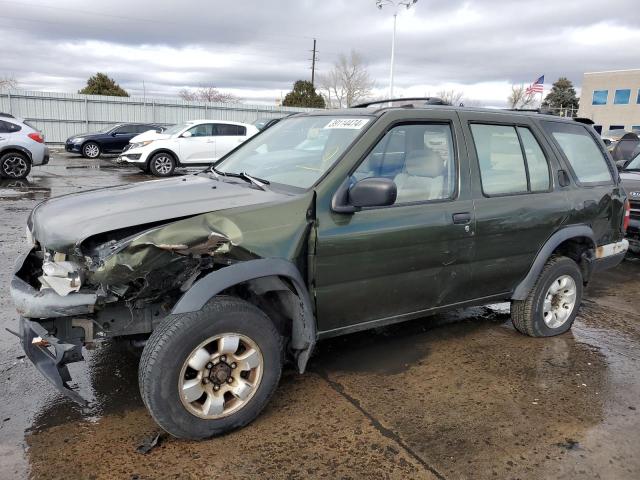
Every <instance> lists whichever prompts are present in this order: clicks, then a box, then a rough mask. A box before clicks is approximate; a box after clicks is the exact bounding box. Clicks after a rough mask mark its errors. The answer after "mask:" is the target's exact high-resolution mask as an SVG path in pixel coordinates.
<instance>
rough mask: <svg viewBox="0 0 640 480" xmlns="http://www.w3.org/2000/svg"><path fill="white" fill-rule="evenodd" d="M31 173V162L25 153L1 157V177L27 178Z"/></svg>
mask: <svg viewBox="0 0 640 480" xmlns="http://www.w3.org/2000/svg"><path fill="white" fill-rule="evenodd" d="M30 171H31V161H30V160H29V158H28V157H27V156H26V155H25V154H24V153H19V152H9V153H5V154H4V155H2V156H1V157H0V177H2V178H13V179H19V178H25V177H26V176H27V175H29V172H30Z"/></svg>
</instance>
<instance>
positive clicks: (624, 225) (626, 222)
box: [622, 200, 631, 233]
mask: <svg viewBox="0 0 640 480" xmlns="http://www.w3.org/2000/svg"><path fill="white" fill-rule="evenodd" d="M630 219H631V204H630V203H629V200H625V202H624V220H623V222H622V231H623V232H625V233H626V231H627V228H628V227H629V220H630Z"/></svg>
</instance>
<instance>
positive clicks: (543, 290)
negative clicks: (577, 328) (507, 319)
mask: <svg viewBox="0 0 640 480" xmlns="http://www.w3.org/2000/svg"><path fill="white" fill-rule="evenodd" d="M582 289H583V280H582V273H581V271H580V268H579V267H578V264H577V263H576V262H574V261H573V260H571V259H570V258H567V257H562V256H553V257H551V258H550V259H549V260H548V261H547V263H546V264H545V266H544V268H543V269H542V272H541V273H540V276H539V277H538V280H537V281H536V283H535V285H534V287H533V288H532V289H531V292H529V296H528V297H527V298H526V299H525V300H514V301H513V302H512V303H511V319H512V322H513V326H514V327H515V328H516V330H518V331H519V332H520V333H524V334H525V335H529V336H532V337H551V336H554V335H560V334H561V333H564V332H566V331H567V330H569V329H570V328H571V325H572V324H573V321H574V320H575V318H576V315H577V314H578V308H579V307H580V303H581V301H582Z"/></svg>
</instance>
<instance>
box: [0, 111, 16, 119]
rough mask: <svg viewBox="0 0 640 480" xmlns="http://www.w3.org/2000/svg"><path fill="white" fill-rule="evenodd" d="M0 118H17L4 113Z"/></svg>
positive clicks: (1, 113) (0, 113)
mask: <svg viewBox="0 0 640 480" xmlns="http://www.w3.org/2000/svg"><path fill="white" fill-rule="evenodd" d="M0 117H7V118H16V117H14V116H13V115H11V114H10V113H4V112H0Z"/></svg>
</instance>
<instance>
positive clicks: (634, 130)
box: [631, 125, 640, 133]
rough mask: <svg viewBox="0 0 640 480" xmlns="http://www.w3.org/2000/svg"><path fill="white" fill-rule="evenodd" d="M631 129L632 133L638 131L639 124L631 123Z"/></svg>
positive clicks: (639, 130) (639, 129) (639, 128)
mask: <svg viewBox="0 0 640 480" xmlns="http://www.w3.org/2000/svg"><path fill="white" fill-rule="evenodd" d="M631 131H632V132H633V133H640V125H631Z"/></svg>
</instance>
